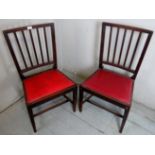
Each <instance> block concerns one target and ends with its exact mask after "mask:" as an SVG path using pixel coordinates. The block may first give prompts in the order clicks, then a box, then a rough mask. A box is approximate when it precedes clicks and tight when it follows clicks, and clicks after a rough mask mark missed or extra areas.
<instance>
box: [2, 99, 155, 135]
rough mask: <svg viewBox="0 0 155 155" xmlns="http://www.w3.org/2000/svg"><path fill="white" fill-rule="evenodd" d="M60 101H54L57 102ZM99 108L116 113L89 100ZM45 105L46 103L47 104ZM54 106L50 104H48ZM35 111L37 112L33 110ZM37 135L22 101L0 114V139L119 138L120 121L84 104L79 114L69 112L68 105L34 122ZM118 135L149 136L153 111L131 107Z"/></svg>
mask: <svg viewBox="0 0 155 155" xmlns="http://www.w3.org/2000/svg"><path fill="white" fill-rule="evenodd" d="M58 100H61V98H59V99H57V100H55V101H54V102H57V101H58ZM93 100H95V101H97V102H98V103H100V104H104V105H108V106H110V108H113V109H114V110H116V111H120V109H118V108H116V107H114V106H112V105H111V104H109V103H107V102H103V101H101V100H100V99H98V98H93ZM47 104H48V103H47ZM50 104H51V103H50ZM52 104H54V103H52ZM35 110H36V111H37V110H38V109H35ZM35 121H36V125H37V129H38V132H37V133H34V132H33V130H32V127H31V124H30V121H29V117H28V114H27V109H26V106H25V101H24V99H21V100H20V101H18V102H17V103H15V104H14V105H13V106H11V107H10V108H9V109H7V110H6V111H5V112H3V113H0V134H1V135H25V134H26V135H27V134H29V135H31V134H38V135H105V134H108V135H109V134H110V135H113V134H119V132H118V129H119V126H120V122H121V119H120V118H118V117H116V116H114V115H113V114H111V113H109V112H107V111H105V110H102V109H100V108H98V107H95V106H93V105H91V104H89V103H87V102H86V103H85V104H84V107H83V112H82V113H80V112H79V111H78V109H77V111H76V112H75V113H74V112H73V111H72V106H71V104H70V103H69V102H68V103H66V104H64V105H62V106H60V107H58V108H55V109H53V110H51V111H48V112H46V113H44V114H42V115H40V116H38V117H36V118H35ZM122 134H125V135H152V134H155V111H153V110H151V109H149V108H147V107H145V106H143V105H142V104H138V103H133V104H132V108H131V111H130V114H129V117H128V120H127V123H126V126H125V128H124V131H123V133H122Z"/></svg>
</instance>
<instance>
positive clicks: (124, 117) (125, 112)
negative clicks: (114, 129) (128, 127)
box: [119, 108, 130, 133]
mask: <svg viewBox="0 0 155 155" xmlns="http://www.w3.org/2000/svg"><path fill="white" fill-rule="evenodd" d="M129 110H130V108H127V109H125V111H124V116H123V120H122V124H121V127H120V130H119V132H120V133H122V131H123V129H124V126H125V123H126V120H127V118H128V114H129Z"/></svg>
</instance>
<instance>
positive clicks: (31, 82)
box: [3, 23, 77, 132]
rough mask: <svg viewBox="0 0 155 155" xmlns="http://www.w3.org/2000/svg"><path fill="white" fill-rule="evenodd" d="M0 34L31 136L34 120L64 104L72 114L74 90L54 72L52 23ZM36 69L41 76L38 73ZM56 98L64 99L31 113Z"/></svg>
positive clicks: (75, 87) (53, 33) (74, 103)
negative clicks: (21, 93)
mask: <svg viewBox="0 0 155 155" xmlns="http://www.w3.org/2000/svg"><path fill="white" fill-rule="evenodd" d="M3 33H4V36H5V39H6V42H7V44H8V47H9V49H10V52H11V55H12V57H13V60H14V62H15V65H16V67H17V70H18V73H19V75H20V78H21V80H22V83H23V88H24V94H25V100H26V106H27V110H28V113H29V117H30V120H31V123H32V126H33V130H34V132H36V131H37V130H36V125H35V120H34V117H36V116H38V115H40V114H42V113H44V112H46V111H48V110H50V109H53V108H56V107H58V106H60V105H62V104H64V103H66V102H68V101H70V102H71V103H72V105H73V111H75V110H76V101H77V86H76V84H75V83H74V82H73V81H72V80H70V79H69V78H68V77H66V76H65V75H64V74H63V73H62V72H60V71H59V70H58V69H57V54H56V53H57V52H56V41H55V29H54V23H49V24H39V25H32V26H24V27H20V28H14V29H9V30H5V31H3ZM43 68H44V70H43ZM36 69H37V73H36ZM38 69H39V71H41V72H39V73H38ZM32 72H33V74H32ZM30 73H31V74H30ZM70 92H72V93H73V100H72V99H70V98H69V97H68V96H67V95H66V94H67V93H70ZM59 96H63V97H64V100H63V101H61V102H60V103H58V104H56V105H52V106H51V105H50V107H49V106H48V107H46V108H44V109H43V110H41V111H39V112H37V113H35V112H34V108H35V107H37V106H40V105H42V104H44V103H45V102H47V101H50V100H52V99H55V98H57V97H59Z"/></svg>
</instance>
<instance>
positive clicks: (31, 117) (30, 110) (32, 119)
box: [27, 107, 37, 132]
mask: <svg viewBox="0 0 155 155" xmlns="http://www.w3.org/2000/svg"><path fill="white" fill-rule="evenodd" d="M27 110H28V113H29V117H30V121H31V124H32V127H33V131H34V132H37V129H36V125H35V120H34V117H33V111H32V108H30V107H27Z"/></svg>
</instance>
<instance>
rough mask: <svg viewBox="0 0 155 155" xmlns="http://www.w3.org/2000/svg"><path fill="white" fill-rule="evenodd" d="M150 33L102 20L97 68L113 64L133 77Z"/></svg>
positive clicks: (140, 61) (142, 56)
mask: <svg viewBox="0 0 155 155" xmlns="http://www.w3.org/2000/svg"><path fill="white" fill-rule="evenodd" d="M152 34H153V31H150V30H147V29H143V28H138V27H132V26H127V25H120V24H114V23H106V22H103V23H102V32H101V44H100V59H99V68H101V69H102V68H103V66H104V67H105V66H113V67H116V68H119V69H121V70H124V71H126V72H128V73H130V74H131V77H130V78H132V79H135V78H136V76H137V73H138V71H139V69H140V66H141V64H142V61H143V58H144V56H145V53H146V50H147V47H148V45H149V42H150V39H151V37H152Z"/></svg>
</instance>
